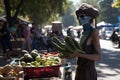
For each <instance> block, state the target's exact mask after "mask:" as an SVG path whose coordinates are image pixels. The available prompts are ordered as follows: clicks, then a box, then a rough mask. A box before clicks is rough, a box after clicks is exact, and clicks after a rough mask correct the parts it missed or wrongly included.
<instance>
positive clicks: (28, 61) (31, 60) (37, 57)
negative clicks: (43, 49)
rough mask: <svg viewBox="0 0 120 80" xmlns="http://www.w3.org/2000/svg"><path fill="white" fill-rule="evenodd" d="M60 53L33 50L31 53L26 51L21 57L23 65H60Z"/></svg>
mask: <svg viewBox="0 0 120 80" xmlns="http://www.w3.org/2000/svg"><path fill="white" fill-rule="evenodd" d="M58 55H59V53H54V54H53V53H46V54H41V53H39V52H38V51H37V50H32V51H31V52H30V53H25V54H24V56H23V57H21V59H20V63H21V65H22V66H23V67H44V66H54V65H60V64H61V60H60V58H59V57H58Z"/></svg>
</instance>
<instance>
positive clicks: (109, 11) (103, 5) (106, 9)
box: [99, 0, 120, 23]
mask: <svg viewBox="0 0 120 80" xmlns="http://www.w3.org/2000/svg"><path fill="white" fill-rule="evenodd" d="M112 2H113V0H101V1H100V2H99V5H100V11H101V15H102V17H101V20H102V21H105V22H108V23H116V22H118V19H117V18H118V16H119V13H120V11H119V10H118V9H116V8H112V6H111V4H112Z"/></svg>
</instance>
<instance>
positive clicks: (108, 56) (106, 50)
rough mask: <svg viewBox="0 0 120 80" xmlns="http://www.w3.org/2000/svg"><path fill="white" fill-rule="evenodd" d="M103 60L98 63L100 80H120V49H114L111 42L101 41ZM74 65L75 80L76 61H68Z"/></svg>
mask: <svg viewBox="0 0 120 80" xmlns="http://www.w3.org/2000/svg"><path fill="white" fill-rule="evenodd" d="M100 45H101V53H102V60H101V61H99V62H96V69H97V72H98V80H120V48H113V46H112V43H111V41H109V40H100ZM68 61H70V62H72V64H73V72H72V74H73V76H72V77H73V80H74V75H75V68H76V63H75V59H73V60H68Z"/></svg>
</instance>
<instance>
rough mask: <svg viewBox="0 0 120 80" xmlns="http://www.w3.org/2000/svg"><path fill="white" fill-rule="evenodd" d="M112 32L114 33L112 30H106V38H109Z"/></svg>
mask: <svg viewBox="0 0 120 80" xmlns="http://www.w3.org/2000/svg"><path fill="white" fill-rule="evenodd" d="M111 34H112V31H105V39H107V40H109V39H110V36H111Z"/></svg>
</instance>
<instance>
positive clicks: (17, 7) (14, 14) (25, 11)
mask: <svg viewBox="0 0 120 80" xmlns="http://www.w3.org/2000/svg"><path fill="white" fill-rule="evenodd" d="M3 1H4V5H5V11H6V18H7V20H8V22H10V24H12V22H13V23H14V22H15V21H16V19H17V18H18V16H23V17H26V16H27V17H29V19H30V20H32V21H34V22H36V23H39V24H43V23H44V22H46V21H49V20H53V19H54V18H53V16H61V15H63V14H64V11H65V9H66V4H67V2H66V1H67V0H3ZM51 17H52V19H50V18H51Z"/></svg>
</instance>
